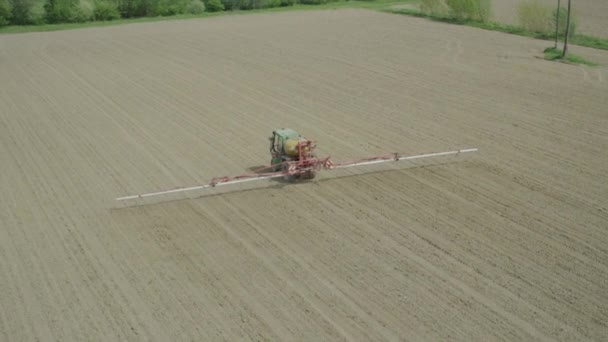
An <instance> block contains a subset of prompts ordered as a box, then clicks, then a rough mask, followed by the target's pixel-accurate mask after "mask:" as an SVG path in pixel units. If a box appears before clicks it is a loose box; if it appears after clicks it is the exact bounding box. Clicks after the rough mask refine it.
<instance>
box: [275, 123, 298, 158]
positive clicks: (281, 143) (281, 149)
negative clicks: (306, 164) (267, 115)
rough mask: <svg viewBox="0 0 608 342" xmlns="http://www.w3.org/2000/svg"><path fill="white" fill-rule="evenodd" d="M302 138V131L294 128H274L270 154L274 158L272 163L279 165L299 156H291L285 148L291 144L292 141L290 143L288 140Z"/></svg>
mask: <svg viewBox="0 0 608 342" xmlns="http://www.w3.org/2000/svg"><path fill="white" fill-rule="evenodd" d="M300 139H302V136H301V135H300V133H298V132H296V131H294V130H293V129H289V128H281V129H277V130H274V131H273V132H272V137H270V138H269V140H270V156H271V158H272V159H271V162H270V163H271V164H272V165H277V164H281V163H283V162H285V161H288V160H293V159H294V157H295V158H297V155H295V156H294V155H292V156H290V155H289V154H288V153H287V152H286V150H285V148H286V147H287V145H291V143H288V141H292V142H293V141H299V140H300ZM289 147H291V146H289Z"/></svg>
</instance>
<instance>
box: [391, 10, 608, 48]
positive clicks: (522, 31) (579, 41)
mask: <svg viewBox="0 0 608 342" xmlns="http://www.w3.org/2000/svg"><path fill="white" fill-rule="evenodd" d="M441 1H443V0H426V1H425V0H422V2H421V3H420V4H421V7H420V10H417V9H409V8H399V9H395V8H385V9H382V11H384V12H388V13H395V14H403V15H409V16H415V17H421V18H427V19H430V20H435V21H440V22H445V23H450V24H458V25H466V26H472V27H477V28H481V29H484V30H491V31H499V32H505V33H510V34H516V35H519V36H525V37H532V38H536V39H544V40H553V39H555V32H554V31H551V30H549V31H545V30H543V31H542V32H536V31H533V30H531V29H529V28H526V27H523V26H515V25H508V24H502V23H497V22H493V21H479V20H475V19H463V18H457V17H455V16H453V15H452V14H451V13H450V11H449V8H448V11H446V12H441V11H435V13H433V12H432V11H431V12H425V11H423V9H426V8H437V7H423V6H422V4H424V3H431V2H434V3H436V2H441ZM561 12H564V13H565V12H567V11H566V10H564V9H562V10H561V11H560V17H562V16H564V15H562V14H561ZM548 15H549V17H550V18H551V11H549V12H548ZM553 17H555V15H553ZM552 20H554V19H552ZM561 20H562V19H560V21H561ZM550 22H551V21H550ZM553 25H555V22H553ZM562 25H563V26H562ZM560 26H562V27H565V26H566V24H565V23H563V24H562V23H560ZM562 32H563V31H562ZM561 37H563V33H562V36H561ZM561 37H560V39H561ZM569 42H570V43H571V44H575V45H580V46H586V47H591V48H596V49H602V50H608V39H605V38H599V37H592V36H587V35H580V34H576V35H573V34H570V38H569Z"/></svg>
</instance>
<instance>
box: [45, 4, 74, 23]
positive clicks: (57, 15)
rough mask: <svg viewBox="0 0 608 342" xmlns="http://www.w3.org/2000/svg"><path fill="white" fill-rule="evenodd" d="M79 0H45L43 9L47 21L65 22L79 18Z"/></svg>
mask: <svg viewBox="0 0 608 342" xmlns="http://www.w3.org/2000/svg"><path fill="white" fill-rule="evenodd" d="M79 3H80V1H79V0H46V3H45V4H44V10H45V12H46V21H47V22H49V23H67V22H75V21H78V20H79V13H78V7H79Z"/></svg>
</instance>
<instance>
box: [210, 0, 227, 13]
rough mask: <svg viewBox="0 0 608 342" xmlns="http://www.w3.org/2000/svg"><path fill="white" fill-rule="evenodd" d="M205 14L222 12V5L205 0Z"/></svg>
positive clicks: (214, 0) (216, 1)
mask: <svg viewBox="0 0 608 342" xmlns="http://www.w3.org/2000/svg"><path fill="white" fill-rule="evenodd" d="M206 7H207V12H221V11H223V10H224V4H223V3H222V2H221V1H220V0H207V5H206Z"/></svg>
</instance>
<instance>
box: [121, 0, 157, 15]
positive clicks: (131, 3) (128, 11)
mask: <svg viewBox="0 0 608 342" xmlns="http://www.w3.org/2000/svg"><path fill="white" fill-rule="evenodd" d="M154 4H155V1H153V0H118V11H120V14H121V16H122V17H124V18H131V17H147V16H150V15H153V14H154Z"/></svg>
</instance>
